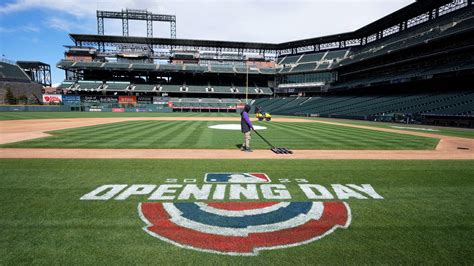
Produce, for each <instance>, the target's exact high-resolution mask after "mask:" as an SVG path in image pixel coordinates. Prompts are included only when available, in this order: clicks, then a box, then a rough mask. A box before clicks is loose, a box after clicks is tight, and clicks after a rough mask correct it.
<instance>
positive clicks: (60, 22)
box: [45, 17, 73, 32]
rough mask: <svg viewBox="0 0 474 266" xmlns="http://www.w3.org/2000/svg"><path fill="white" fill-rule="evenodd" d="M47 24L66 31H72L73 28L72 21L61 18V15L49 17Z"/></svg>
mask: <svg viewBox="0 0 474 266" xmlns="http://www.w3.org/2000/svg"><path fill="white" fill-rule="evenodd" d="M45 24H46V26H48V27H50V28H52V29H56V30H60V31H65V32H71V30H72V29H73V25H72V23H70V22H69V21H67V20H65V19H61V18H59V17H50V18H48V19H47V21H46V22H45Z"/></svg>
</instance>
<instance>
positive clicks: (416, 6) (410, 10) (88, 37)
mask: <svg viewBox="0 0 474 266" xmlns="http://www.w3.org/2000/svg"><path fill="white" fill-rule="evenodd" d="M451 2H452V1H451V0H418V1H416V2H414V3H412V4H410V5H408V6H406V7H404V8H401V9H399V10H397V11H395V12H393V13H391V14H389V15H387V16H385V17H383V18H381V19H379V20H377V21H375V22H373V23H370V24H369V25H366V26H364V27H362V28H360V29H358V30H355V31H353V32H347V33H340V34H334V35H329V36H323V37H316V38H309V39H304V40H295V41H289V42H284V43H258V42H239V41H215V40H197V39H170V38H152V37H129V36H110V35H109V36H106V35H94V34H69V36H70V37H71V39H72V40H73V42H74V43H75V44H76V45H78V46H84V45H97V46H98V47H99V48H100V47H102V48H103V47H104V46H105V45H112V46H113V45H114V44H117V43H120V44H127V43H134V44H145V45H156V46H158V47H160V48H172V47H180V46H181V47H196V48H197V47H200V48H217V49H222V50H225V51H248V52H262V51H264V52H266V51H269V52H275V53H277V54H279V55H280V54H295V53H299V50H298V48H303V47H307V46H319V45H320V44H331V43H338V44H337V45H336V47H335V48H345V47H349V46H354V45H360V44H363V43H365V41H364V40H363V38H367V37H368V36H370V35H375V36H376V37H375V38H376V39H379V38H382V31H384V30H386V29H388V28H390V27H392V26H394V25H400V24H401V23H406V22H407V21H408V20H410V19H413V18H416V17H417V16H419V15H421V14H428V16H429V17H430V18H432V16H433V12H432V11H433V10H435V9H437V8H438V7H440V6H442V5H444V4H447V3H451ZM468 4H469V5H471V4H472V3H471V1H468ZM405 27H406V25H405ZM351 44H354V45H351ZM285 50H286V51H285ZM315 50H319V47H317V48H315Z"/></svg>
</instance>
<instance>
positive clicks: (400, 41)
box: [341, 8, 474, 63]
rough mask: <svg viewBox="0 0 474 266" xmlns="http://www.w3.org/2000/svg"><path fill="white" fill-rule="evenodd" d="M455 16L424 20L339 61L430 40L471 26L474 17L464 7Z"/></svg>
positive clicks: (365, 56) (359, 58)
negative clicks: (422, 22)
mask: <svg viewBox="0 0 474 266" xmlns="http://www.w3.org/2000/svg"><path fill="white" fill-rule="evenodd" d="M459 12H460V13H458V14H457V15H456V16H454V17H452V16H447V17H440V18H439V19H438V20H435V21H430V22H425V23H424V24H422V25H420V27H414V28H412V29H407V30H405V31H403V32H401V33H400V34H396V35H394V36H389V37H386V38H384V39H382V40H380V41H375V42H374V43H370V44H368V45H366V46H364V47H363V48H361V49H359V50H357V51H355V52H354V53H352V54H351V55H350V56H349V57H348V58H347V59H346V60H344V61H343V62H341V63H346V62H348V61H349V60H350V61H351V62H354V61H361V60H365V59H368V58H372V57H376V56H381V55H384V54H386V53H387V52H393V51H396V50H401V49H406V48H408V47H410V46H413V45H417V44H420V43H424V42H427V41H430V40H432V39H434V38H439V37H442V36H447V35H450V34H453V33H455V32H458V31H462V30H464V29H465V28H469V27H472V25H473V24H472V23H474V18H473V17H472V10H471V9H469V8H466V9H464V10H461V11H459Z"/></svg>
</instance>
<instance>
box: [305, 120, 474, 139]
mask: <svg viewBox="0 0 474 266" xmlns="http://www.w3.org/2000/svg"><path fill="white" fill-rule="evenodd" d="M308 119H311V120H320V121H329V122H337V123H341V124H349V125H362V126H370V127H380V128H390V129H397V130H405V131H412V132H423V133H429V134H436V135H443V136H452V137H461V138H470V139H474V129H469V128H454V127H437V126H430V125H414V124H400V123H386V122H372V121H361V120H348V119H334V118H308ZM396 127H405V128H404V129H400V128H396ZM416 128H422V129H432V130H436V131H423V130H417V129H416Z"/></svg>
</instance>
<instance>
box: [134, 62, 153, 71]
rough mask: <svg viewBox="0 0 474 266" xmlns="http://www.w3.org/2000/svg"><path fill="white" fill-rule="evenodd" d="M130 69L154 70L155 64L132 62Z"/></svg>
mask: <svg viewBox="0 0 474 266" xmlns="http://www.w3.org/2000/svg"><path fill="white" fill-rule="evenodd" d="M131 68H132V69H136V70H150V71H151V70H156V68H157V65H155V64H152V63H133V64H132V67H131Z"/></svg>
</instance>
